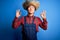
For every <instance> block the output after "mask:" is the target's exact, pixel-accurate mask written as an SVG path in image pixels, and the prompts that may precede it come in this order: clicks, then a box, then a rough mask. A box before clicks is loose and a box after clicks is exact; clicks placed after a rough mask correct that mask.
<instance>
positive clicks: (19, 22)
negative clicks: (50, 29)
mask: <svg viewBox="0 0 60 40" xmlns="http://www.w3.org/2000/svg"><path fill="white" fill-rule="evenodd" d="M33 19H34V16H31V17H30V16H26V22H27V23H28V24H30V23H32V20H33ZM34 24H36V31H37V32H38V31H39V30H38V26H40V27H41V28H42V29H44V30H46V29H47V20H46V19H43V21H42V20H41V19H40V18H39V17H35V19H34ZM20 25H22V27H24V17H22V18H20V19H19V18H17V17H15V19H14V21H13V23H12V27H13V28H14V29H16V28H18V27H19V26H20Z"/></svg>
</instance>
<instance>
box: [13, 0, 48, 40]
mask: <svg viewBox="0 0 60 40" xmlns="http://www.w3.org/2000/svg"><path fill="white" fill-rule="evenodd" d="M23 7H24V9H25V10H27V11H28V15H27V16H24V17H22V18H21V19H19V17H20V16H21V14H20V10H17V11H16V17H15V19H14V21H13V24H12V25H13V28H15V29H16V28H18V27H19V26H20V25H22V39H23V40H37V32H38V26H40V27H41V28H42V29H44V30H46V29H47V20H46V12H45V11H43V12H42V14H41V17H42V19H43V22H42V20H41V19H40V18H39V17H35V16H34V12H35V11H36V10H37V8H38V7H39V2H38V1H35V0H31V1H29V0H27V1H26V2H24V4H23Z"/></svg>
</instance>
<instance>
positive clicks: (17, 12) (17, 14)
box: [16, 10, 21, 18]
mask: <svg viewBox="0 0 60 40" xmlns="http://www.w3.org/2000/svg"><path fill="white" fill-rule="evenodd" d="M20 16H21V13H20V10H16V17H17V18H19V17H20Z"/></svg>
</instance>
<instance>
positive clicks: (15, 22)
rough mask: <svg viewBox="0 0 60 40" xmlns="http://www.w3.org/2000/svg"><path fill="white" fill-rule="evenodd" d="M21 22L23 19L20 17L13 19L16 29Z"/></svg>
mask: <svg viewBox="0 0 60 40" xmlns="http://www.w3.org/2000/svg"><path fill="white" fill-rule="evenodd" d="M20 23H21V21H20V20H19V18H17V17H15V19H14V20H13V23H12V27H13V28H14V29H16V28H18V27H19V25H20Z"/></svg>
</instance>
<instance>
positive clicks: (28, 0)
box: [23, 0, 40, 10]
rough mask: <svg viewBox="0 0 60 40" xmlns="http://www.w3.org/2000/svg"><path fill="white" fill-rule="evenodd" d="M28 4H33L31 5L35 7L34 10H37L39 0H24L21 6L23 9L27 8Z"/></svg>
mask: <svg viewBox="0 0 60 40" xmlns="http://www.w3.org/2000/svg"><path fill="white" fill-rule="evenodd" d="M30 5H33V6H34V7H35V8H36V10H37V9H38V8H39V5H40V3H39V1H37V0H26V1H25V2H24V3H23V8H24V9H25V10H27V8H28V6H30Z"/></svg>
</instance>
